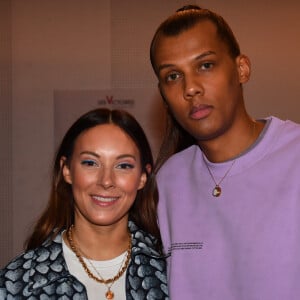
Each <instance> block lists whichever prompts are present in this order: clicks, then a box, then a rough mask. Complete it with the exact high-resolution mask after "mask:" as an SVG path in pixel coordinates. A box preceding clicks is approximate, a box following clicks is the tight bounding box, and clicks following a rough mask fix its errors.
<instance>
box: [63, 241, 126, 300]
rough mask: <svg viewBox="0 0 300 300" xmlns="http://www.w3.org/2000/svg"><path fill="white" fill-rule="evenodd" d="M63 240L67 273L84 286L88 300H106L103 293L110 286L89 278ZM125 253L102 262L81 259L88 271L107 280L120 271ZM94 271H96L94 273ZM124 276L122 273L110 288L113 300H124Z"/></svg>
mask: <svg viewBox="0 0 300 300" xmlns="http://www.w3.org/2000/svg"><path fill="white" fill-rule="evenodd" d="M62 240H63V243H62V245H63V254H64V257H65V260H66V263H67V266H68V269H69V272H70V273H71V274H72V275H73V276H75V277H76V278H77V279H78V280H79V281H80V282H81V283H82V284H84V285H85V287H86V290H87V295H88V299H89V300H96V299H97V300H101V299H106V297H105V293H106V292H107V291H108V287H109V286H110V285H111V284H108V285H105V284H104V283H99V282H97V281H95V280H94V279H92V278H90V277H89V276H88V274H87V273H86V272H85V271H84V269H83V267H82V265H81V263H80V262H79V260H78V258H77V257H76V255H75V253H74V252H73V251H72V250H71V249H70V248H69V247H68V246H67V245H66V243H65V241H64V239H62ZM126 254H127V251H125V252H124V253H122V254H121V255H120V256H118V257H116V258H114V259H111V260H104V261H96V260H88V259H86V258H85V257H83V259H84V261H85V263H86V265H87V266H88V268H89V270H90V271H91V272H92V273H93V274H94V275H95V276H96V277H99V278H100V276H99V275H98V274H97V272H98V273H99V274H100V275H101V277H102V278H103V279H108V278H112V277H114V276H115V275H116V274H117V273H118V272H119V270H120V268H121V265H123V263H124V261H125V259H126ZM95 269H96V270H97V271H95ZM125 274H126V272H124V273H123V274H122V276H121V277H120V278H119V279H118V280H117V281H115V282H114V283H113V284H112V286H111V291H112V292H113V293H114V300H124V299H126V292H125V277H126V276H125Z"/></svg>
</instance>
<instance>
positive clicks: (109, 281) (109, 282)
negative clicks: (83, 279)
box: [66, 225, 132, 299]
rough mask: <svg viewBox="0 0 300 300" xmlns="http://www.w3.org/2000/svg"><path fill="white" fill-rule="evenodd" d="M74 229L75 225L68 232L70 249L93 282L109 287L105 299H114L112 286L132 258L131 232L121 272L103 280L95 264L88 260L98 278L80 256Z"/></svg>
mask: <svg viewBox="0 0 300 300" xmlns="http://www.w3.org/2000/svg"><path fill="white" fill-rule="evenodd" d="M72 229H73V225H71V226H70V228H69V229H68V230H67V234H66V236H67V240H68V242H69V244H70V247H71V249H72V251H73V252H74V253H75V255H76V257H77V258H78V260H79V262H80V264H81V265H82V267H83V269H84V271H85V272H86V273H87V275H88V276H89V277H90V278H92V279H93V280H95V281H97V282H99V283H102V284H105V285H106V287H107V292H106V293H105V297H106V299H114V293H113V291H112V290H111V286H112V285H113V284H114V282H115V281H117V280H118V279H119V278H120V277H121V276H122V275H123V274H124V272H125V271H126V269H127V267H128V265H129V262H130V257H131V246H132V243H131V234H130V232H128V236H129V244H128V248H127V254H126V260H125V262H124V264H123V262H122V263H121V266H120V270H119V272H118V273H117V274H116V275H115V276H114V277H113V278H108V279H103V278H102V276H100V274H99V272H98V271H97V270H96V269H95V267H94V266H93V264H92V263H91V261H90V260H89V259H88V261H89V262H90V264H91V265H92V267H93V268H94V269H95V271H96V272H97V274H98V276H99V277H100V278H99V277H97V276H95V275H94V274H93V273H92V272H91V271H90V269H89V268H88V266H87V265H86V263H85V261H84V260H83V258H82V256H81V255H80V253H79V251H78V249H77V247H76V246H75V243H74V240H73V237H72Z"/></svg>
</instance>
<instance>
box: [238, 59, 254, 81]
mask: <svg viewBox="0 0 300 300" xmlns="http://www.w3.org/2000/svg"><path fill="white" fill-rule="evenodd" d="M236 64H237V68H238V74H239V80H240V83H246V82H247V81H248V80H249V79H250V74H251V63H250V59H249V58H248V57H247V56H246V55H243V54H241V55H239V56H238V57H237V58H236Z"/></svg>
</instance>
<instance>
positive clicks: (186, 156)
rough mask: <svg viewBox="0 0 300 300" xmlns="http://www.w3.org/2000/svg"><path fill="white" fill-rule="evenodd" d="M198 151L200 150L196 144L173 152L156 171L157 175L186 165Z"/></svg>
mask: <svg viewBox="0 0 300 300" xmlns="http://www.w3.org/2000/svg"><path fill="white" fill-rule="evenodd" d="M198 151H201V150H200V149H199V147H198V146H197V145H192V146H190V147H188V148H186V149H184V150H182V151H180V152H178V153H175V154H173V155H172V156H171V157H169V158H168V159H167V161H166V162H165V163H164V164H163V165H162V167H161V168H160V170H159V172H158V176H159V175H160V174H162V173H164V174H165V173H169V172H171V173H172V172H174V171H178V170H179V168H180V167H182V166H187V165H188V164H189V163H191V162H192V161H193V160H194V158H195V155H196V154H197V152H198Z"/></svg>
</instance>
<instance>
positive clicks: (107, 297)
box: [105, 289, 115, 299]
mask: <svg viewBox="0 0 300 300" xmlns="http://www.w3.org/2000/svg"><path fill="white" fill-rule="evenodd" d="M114 296H115V295H114V293H113V292H112V291H111V290H110V289H108V291H107V292H106V293H105V297H106V299H114Z"/></svg>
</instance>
